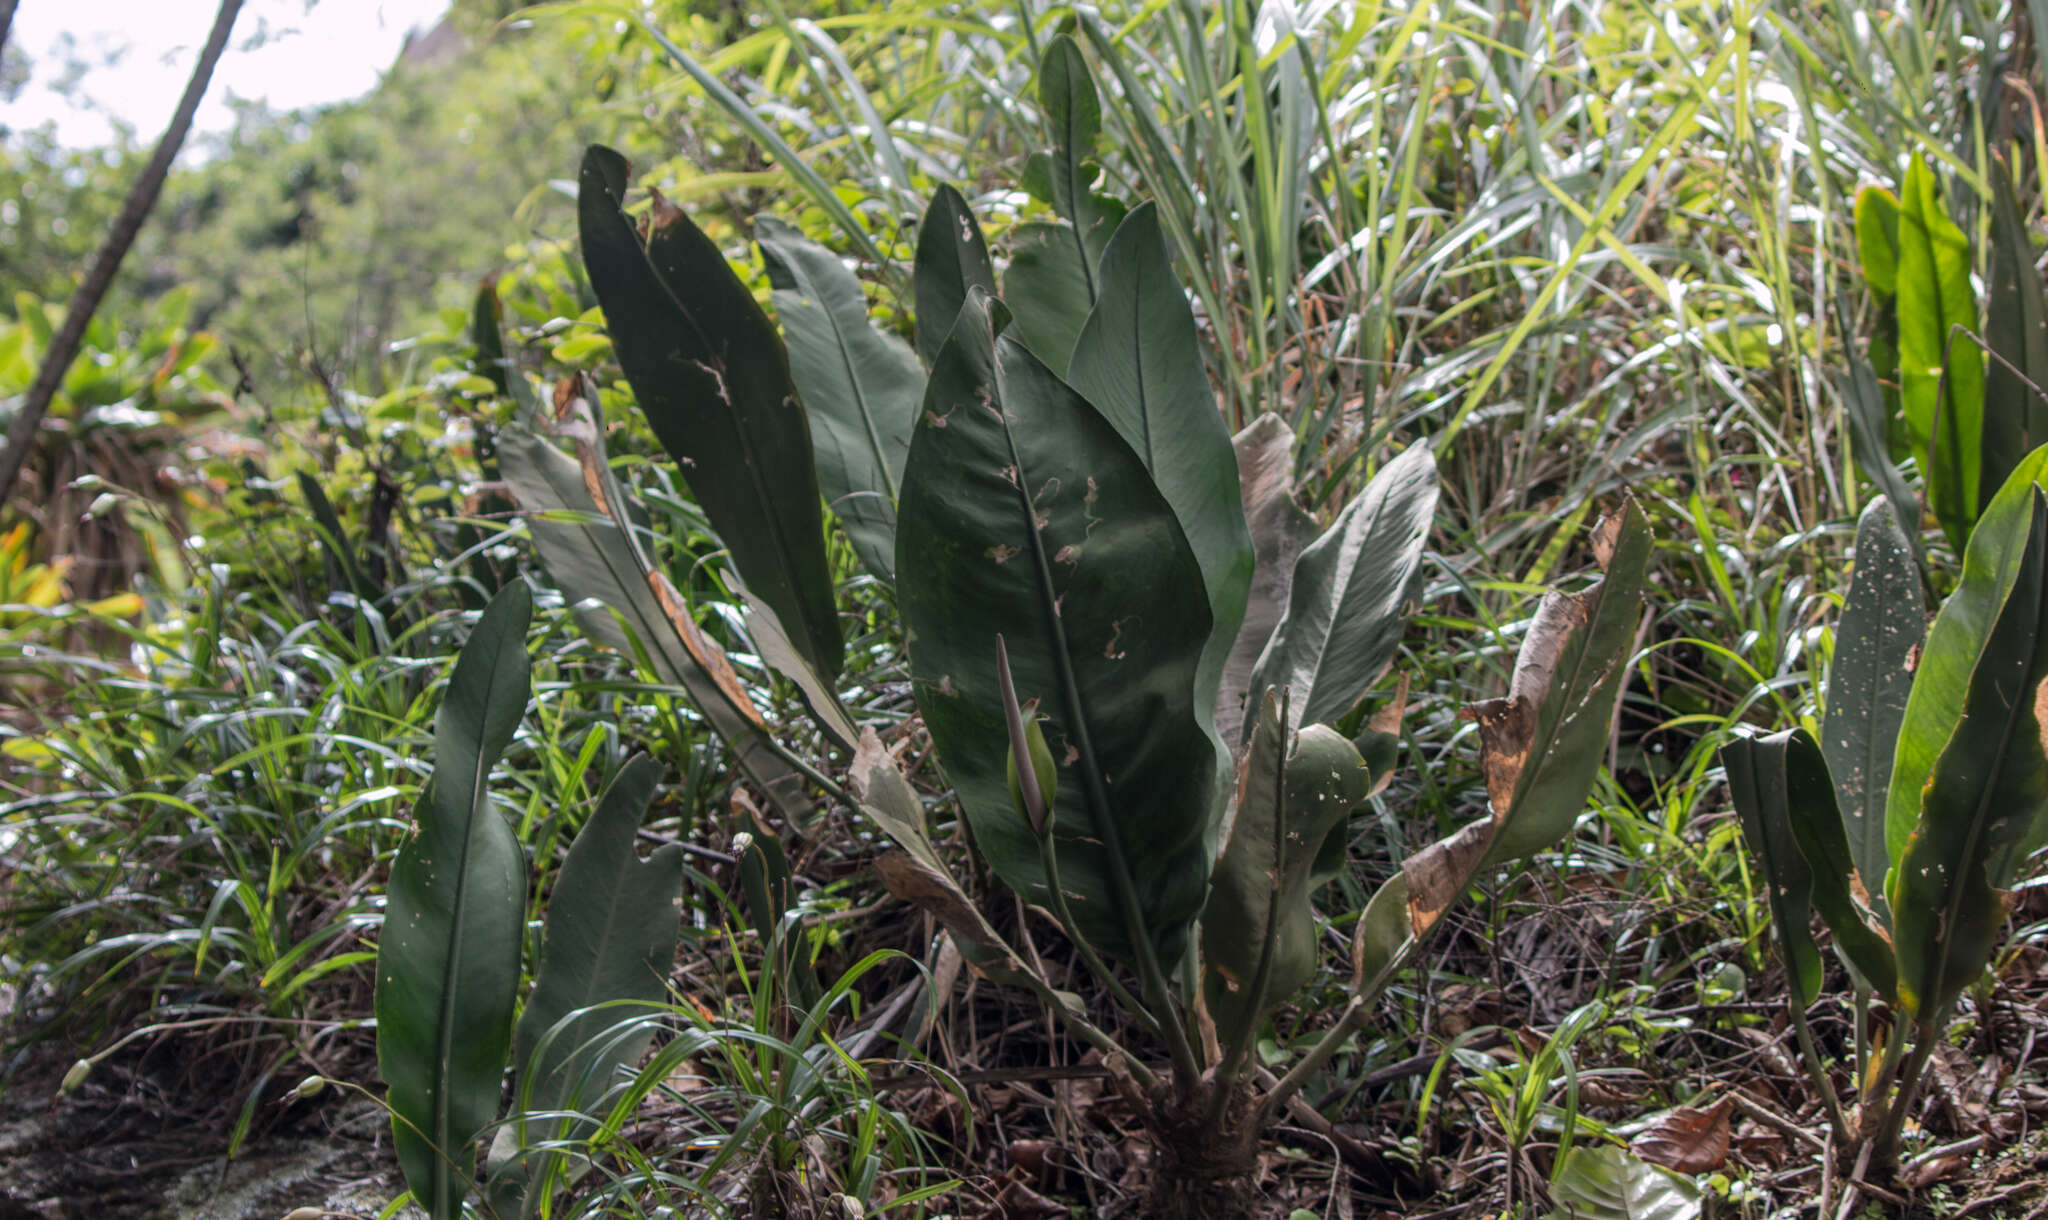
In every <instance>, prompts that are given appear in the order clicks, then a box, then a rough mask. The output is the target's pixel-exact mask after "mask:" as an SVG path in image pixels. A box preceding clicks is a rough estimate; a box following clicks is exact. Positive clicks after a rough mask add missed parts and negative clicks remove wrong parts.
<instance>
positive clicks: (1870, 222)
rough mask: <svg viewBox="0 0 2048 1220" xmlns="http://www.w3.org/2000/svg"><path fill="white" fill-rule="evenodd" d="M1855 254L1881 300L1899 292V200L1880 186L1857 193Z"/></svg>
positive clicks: (1871, 288) (1872, 288)
mask: <svg viewBox="0 0 2048 1220" xmlns="http://www.w3.org/2000/svg"><path fill="white" fill-rule="evenodd" d="M1856 254H1857V257H1858V258H1859V259H1861V260H1862V263H1863V278H1864V279H1865V280H1868V281H1869V282H1870V290H1871V291H1872V292H1874V293H1876V294H1877V295H1878V296H1880V297H1889V296H1894V295H1896V294H1897V293H1898V291H1899V200H1898V196H1896V195H1894V194H1892V193H1891V192H1890V191H1888V190H1886V189H1884V188H1883V187H1881V186H1866V187H1864V188H1863V189H1862V190H1860V191H1858V192H1857V193H1856Z"/></svg>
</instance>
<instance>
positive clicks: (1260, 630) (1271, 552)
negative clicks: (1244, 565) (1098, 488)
mask: <svg viewBox="0 0 2048 1220" xmlns="http://www.w3.org/2000/svg"><path fill="white" fill-rule="evenodd" d="M1231 447H1232V448H1233V449H1235V450H1236V451H1237V482H1238V489H1239V492H1240V494H1241V495H1242V498H1243V504H1244V517H1245V524H1246V526H1248V527H1249V529H1250V530H1251V538H1252V553H1253V555H1254V563H1253V567H1252V580H1251V586H1250V592H1249V594H1248V595H1247V597H1246V599H1245V609H1244V625H1243V626H1241V627H1239V628H1238V631H1237V640H1236V642H1234V643H1233V644H1232V645H1231V646H1230V653H1229V655H1228V656H1227V657H1226V659H1225V660H1224V662H1223V680H1222V687H1221V689H1220V690H1218V691H1217V694H1216V731H1217V732H1218V733H1219V734H1220V735H1221V736H1222V738H1223V740H1224V741H1225V742H1226V743H1228V744H1229V745H1231V746H1233V747H1235V746H1236V745H1237V744H1238V743H1239V742H1241V741H1243V740H1244V720H1245V711H1246V708H1245V700H1246V698H1247V697H1248V696H1249V694H1250V691H1251V685H1252V670H1253V668H1254V667H1255V666H1257V665H1258V662H1259V657H1260V656H1261V655H1263V654H1264V653H1265V651H1266V643H1267V641H1269V640H1271V639H1272V638H1273V629H1274V628H1275V627H1277V626H1279V625H1280V619H1281V616H1283V615H1285V614H1286V613H1287V601H1288V598H1289V596H1290V594H1291V593H1292V591H1293V589H1294V565H1295V561H1296V560H1297V559H1299V558H1300V557H1301V552H1302V548H1304V547H1306V546H1307V545H1308V544H1309V543H1310V542H1312V541H1314V539H1315V536H1316V520H1315V518H1314V517H1311V516H1309V515H1308V514H1307V513H1305V512H1303V511H1302V509H1301V506H1300V505H1299V504H1296V503H1295V502H1294V429H1292V428H1290V427H1288V426H1287V421H1286V420H1285V419H1283V418H1282V417H1280V416H1279V415H1261V416H1259V417H1258V418H1257V419H1255V420H1253V421H1252V422H1251V423H1250V424H1248V425H1246V427H1245V429H1244V431H1242V432H1240V433H1238V434H1237V435H1236V436H1235V437H1233V438H1232V439H1231Z"/></svg>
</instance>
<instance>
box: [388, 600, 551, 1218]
mask: <svg viewBox="0 0 2048 1220" xmlns="http://www.w3.org/2000/svg"><path fill="white" fill-rule="evenodd" d="M530 607H531V599H530V598H529V596H528V594H527V592H526V587H525V586H524V585H520V584H514V585H510V586H507V588H506V589H505V591H504V592H502V593H500V594H498V596H497V597H496V598H494V599H492V602H491V606H490V608H489V609H487V610H485V611H484V615H483V617H482V618H480V619H478V620H477V625H476V630H475V632H474V633H473V634H472V635H471V637H470V641H469V643H467V644H465V645H464V646H463V650H462V653H461V655H460V657H458V658H457V660H456V662H455V675H454V676H453V677H452V678H451V679H450V680H449V683H448V694H447V696H446V697H445V698H444V699H443V701H442V703H441V710H440V712H439V714H438V715H437V716H436V718H435V722H434V760H435V765H434V778H433V780H432V782H431V787H430V792H431V796H430V797H429V798H428V799H427V800H426V801H424V802H422V804H421V807H420V814H419V834H418V836H417V837H416V838H414V839H413V841H412V842H411V843H409V844H408V845H407V846H406V847H405V849H404V850H403V851H401V852H399V853H398V859H397V861H396V862H395V863H394V864H393V865H392V868H391V881H390V883H389V886H388V891H387V892H388V898H387V905H386V908H385V917H384V933H383V936H382V937H381V938H380V940H379V943H378V949H377V1067H378V1071H379V1072H380V1073H381V1074H382V1075H383V1077H384V1081H385V1083H386V1084H387V1085H388V1086H390V1090H391V1092H390V1105H391V1116H392V1141H393V1143H394V1144H395V1145H396V1146H397V1149H398V1156H399V1163H400V1164H401V1165H403V1166H404V1168H405V1178H406V1182H407V1184H408V1185H410V1186H411V1187H412V1191H413V1195H414V1196H415V1197H416V1198H418V1199H419V1200H420V1201H421V1203H423V1204H424V1205H425V1207H426V1209H427V1212H428V1214H429V1215H431V1216H434V1217H436V1218H437V1220H441V1218H444V1217H453V1216H455V1215H457V1214H458V1212H459V1210H460V1205H461V1202H462V1197H463V1195H464V1194H466V1193H468V1190H469V1183H470V1179H471V1178H472V1177H473V1176H474V1174H475V1168H476V1148H475V1144H476V1138H477V1136H478V1135H480V1134H482V1133H483V1130H484V1128H485V1127H486V1126H487V1125H488V1124H489V1123H490V1122H491V1120H492V1119H493V1118H494V1117H495V1116H496V1115H497V1113H498V1091H499V1088H500V1086H501V1079H500V1078H501V1077H502V1076H503V1074H504V1070H505V1057H506V1054H507V1052H508V1051H509V1050H510V1049H511V1042H512V1013H513V1003H514V1000H515V998H516V995H517V992H518V989H519V950H520V939H521V935H520V933H521V923H522V920H521V917H520V906H521V902H520V899H521V895H522V893H523V892H524V889H525V886H524V884H523V877H522V873H523V871H524V868H523V863H522V861H521V858H520V853H519V843H518V840H517V839H515V838H514V837H513V834H512V829H511V827H509V826H507V825H506V824H505V819H504V817H503V816H502V815H500V814H499V812H498V811H497V809H496V808H494V807H493V805H492V802H491V799H490V794H489V790H488V788H487V786H486V781H487V780H488V779H489V778H490V773H491V768H492V767H494V766H496V765H497V762H498V757H499V756H500V755H501V754H503V753H504V751H505V747H506V745H508V744H509V743H510V742H511V740H512V734H513V733H514V732H515V731H516V730H517V729H518V727H519V721H520V718H521V717H522V716H523V715H524V713H525V711H526V702H527V698H528V696H529V686H528V682H529V679H528V661H527V656H526V627H527V621H528V616H529V614H530V613H531V610H530Z"/></svg>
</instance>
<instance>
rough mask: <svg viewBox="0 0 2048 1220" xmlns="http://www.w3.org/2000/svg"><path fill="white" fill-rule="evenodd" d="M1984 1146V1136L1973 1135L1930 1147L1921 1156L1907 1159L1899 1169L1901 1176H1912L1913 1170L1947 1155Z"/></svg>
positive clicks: (1975, 1149) (1961, 1153)
mask: <svg viewBox="0 0 2048 1220" xmlns="http://www.w3.org/2000/svg"><path fill="white" fill-rule="evenodd" d="M1983 1146H1984V1137H1983V1136H1981V1135H1973V1136H1971V1137H1970V1138H1968V1139H1963V1140H1957V1141H1956V1142H1955V1143H1953V1144H1943V1145H1942V1146H1941V1147H1939V1148H1929V1149H1928V1150H1927V1151H1925V1152H1923V1153H1921V1154H1920V1155H1919V1156H1916V1157H1914V1158H1913V1159H1912V1160H1910V1161H1907V1162H1906V1163H1905V1165H1904V1166H1902V1167H1901V1168H1900V1169H1899V1176H1900V1177H1904V1178H1910V1177H1911V1176H1912V1174H1913V1171H1914V1170H1916V1169H1919V1168H1921V1167H1922V1166H1926V1165H1931V1164H1933V1163H1934V1162H1936V1161H1938V1160H1940V1159H1941V1158H1943V1157H1945V1156H1961V1155H1963V1154H1964V1153H1966V1152H1975V1151H1977V1149H1979V1148H1982V1147H1983Z"/></svg>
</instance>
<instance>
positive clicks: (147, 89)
mask: <svg viewBox="0 0 2048 1220" xmlns="http://www.w3.org/2000/svg"><path fill="white" fill-rule="evenodd" d="M447 8H448V0H318V2H317V3H312V4H310V5H309V4H308V0H247V2H246V3H245V4H244V5H243V6H242V13H241V16H240V18H239V19H238V20H237V21H236V22H235V32H234V35H233V37H232V38H231V39H230V41H229V43H228V50H227V52H226V53H225V54H224V55H222V56H221V60H220V66H219V67H218V68H217V69H215V71H214V75H213V84H212V86H211V87H210V88H208V90H207V93H206V100H205V101H204V102H203V103H201V105H200V107H199V116H198V119H197V120H196V121H195V122H194V124H193V133H194V135H195V136H196V135H199V134H202V133H208V132H220V131H225V130H227V129H228V128H229V127H231V126H232V125H233V119H232V116H231V112H230V111H229V109H228V105H227V99H228V98H229V97H231V96H232V97H238V98H244V99H248V100H252V101H254V100H259V99H260V100H262V101H266V102H268V103H269V104H270V105H271V106H273V107H275V108H278V109H286V108H291V107H298V106H312V105H319V104H322V103H326V102H337V101H342V100H344V99H347V98H351V97H357V96H360V95H361V94H363V93H366V92H368V91H369V90H370V88H371V87H372V86H374V85H375V84H376V83H377V78H378V76H379V75H380V74H382V72H383V71H384V69H386V68H388V67H390V66H391V63H392V61H393V60H395V59H396V58H397V57H398V49H399V47H400V45H401V44H403V43H404V41H405V35H406V32H407V31H408V30H411V29H413V28H414V27H415V26H417V27H418V28H419V29H420V30H421V31H422V32H424V31H425V30H426V29H428V28H429V27H431V26H432V25H433V24H434V23H435V22H436V21H438V20H439V19H440V17H441V14H442V13H444V12H446V11H447ZM217 9H218V3H217V0H20V7H19V8H18V9H17V10H16V12H15V15H14V25H13V28H12V30H11V31H10V32H9V34H8V36H7V41H8V43H9V44H10V45H11V46H18V47H20V48H21V50H22V51H24V52H26V53H27V54H28V55H29V56H30V57H31V58H32V60H33V63H34V70H33V74H32V75H31V76H30V78H29V83H28V86H27V87H26V88H25V89H23V90H22V92H21V94H20V96H18V97H17V98H15V99H14V101H12V102H0V126H4V127H12V128H27V127H37V126H41V125H42V124H43V123H46V122H54V123H56V125H57V136H58V139H59V140H60V141H62V142H63V143H65V144H68V145H71V146H74V147H90V146H93V145H98V144H104V143H107V142H109V141H110V140H111V139H112V137H113V128H112V125H111V124H110V123H109V121H108V119H107V116H106V115H105V114H100V113H94V112H93V111H92V110H90V109H82V108H80V107H79V106H77V105H75V104H74V103H73V102H71V101H67V100H66V99H65V98H64V97H63V96H61V95H60V94H59V93H57V92H56V91H55V90H54V89H52V88H51V87H50V86H51V84H52V83H53V82H54V81H55V80H56V79H57V78H58V77H59V76H60V74H62V72H63V71H64V64H65V63H66V61H67V60H69V59H71V58H73V57H74V55H75V56H76V57H77V58H81V59H84V60H86V61H88V62H90V63H93V64H99V63H100V62H101V61H103V60H105V59H106V58H107V57H108V56H109V55H118V56H119V58H118V60H117V61H116V62H115V63H114V64H113V65H112V66H100V67H94V68H92V69H90V70H88V71H87V72H86V73H85V75H84V77H83V78H82V79H81V81H80V84H79V89H78V93H79V94H80V95H82V97H84V98H89V99H91V100H92V101H93V102H94V103H97V104H98V105H99V106H101V107H103V108H105V110H107V111H110V112H111V113H112V114H114V115H116V116H118V117H119V118H121V119H122V120H124V121H126V122H127V123H129V124H130V125H132V126H133V127H134V129H135V139H136V141H137V142H138V143H141V144H143V145H145V146H146V145H150V144H154V143H155V142H156V138H157V136H159V135H160V134H162V132H163V128H164V125H165V124H166V123H167V122H169V121H170V117H171V112H172V111H173V110H175V109H177V105H178V97H179V95H180V94H182V93H183V92H184V89H185V81H186V78H187V77H188V76H190V75H191V72H192V64H193V61H194V60H195V59H196V58H197V57H198V55H199V48H200V46H201V45H202V44H203V43H204V42H205V41H206V35H207V31H208V30H210V29H211V28H212V27H213V18H214V14H215V12H216V11H217ZM67 36H68V37H69V38H71V39H73V40H75V51H73V52H71V53H67V51H66V44H65V41H64V40H65V38H66V37H67Z"/></svg>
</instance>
